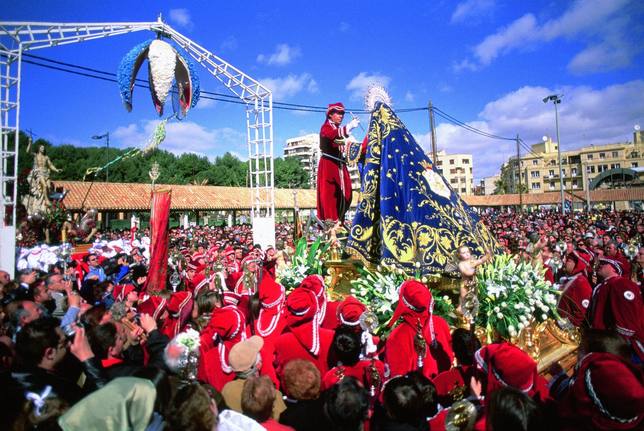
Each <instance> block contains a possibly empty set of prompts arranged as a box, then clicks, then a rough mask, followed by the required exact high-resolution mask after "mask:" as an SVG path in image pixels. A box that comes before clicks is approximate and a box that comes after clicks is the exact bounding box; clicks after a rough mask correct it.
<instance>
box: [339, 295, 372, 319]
mask: <svg viewBox="0 0 644 431" xmlns="http://www.w3.org/2000/svg"><path fill="white" fill-rule="evenodd" d="M365 311H367V307H365V305H364V304H363V303H362V302H360V301H358V300H357V299H356V298H354V297H353V296H347V297H346V298H344V301H342V302H341V303H340V304H339V305H338V308H337V310H336V313H337V315H338V320H339V321H340V322H341V323H342V324H343V325H348V326H358V325H359V324H360V316H362V314H363V313H364V312H365Z"/></svg>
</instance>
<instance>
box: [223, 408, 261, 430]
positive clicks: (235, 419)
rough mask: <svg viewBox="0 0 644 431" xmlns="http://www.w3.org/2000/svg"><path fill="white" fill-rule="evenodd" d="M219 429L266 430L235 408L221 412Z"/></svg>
mask: <svg viewBox="0 0 644 431" xmlns="http://www.w3.org/2000/svg"><path fill="white" fill-rule="evenodd" d="M217 430H218V431H266V428H264V427H263V426H261V425H260V424H259V423H257V422H256V421H254V420H252V419H251V418H249V417H248V416H244V415H243V414H241V413H237V412H236V411H234V410H224V411H223V412H221V413H219V423H218V424H217Z"/></svg>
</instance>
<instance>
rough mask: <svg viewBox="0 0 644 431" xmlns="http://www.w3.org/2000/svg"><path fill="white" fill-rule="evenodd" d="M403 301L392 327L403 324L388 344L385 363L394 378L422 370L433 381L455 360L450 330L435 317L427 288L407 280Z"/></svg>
mask: <svg viewBox="0 0 644 431" xmlns="http://www.w3.org/2000/svg"><path fill="white" fill-rule="evenodd" d="M399 297H400V299H399V300H398V305H397V307H396V311H394V315H393V317H392V318H391V321H390V322H389V326H392V325H394V324H395V323H396V322H397V321H398V319H401V318H402V321H401V322H400V323H399V324H398V326H396V327H395V328H394V329H393V331H391V334H390V335H389V338H388V339H387V342H386V344H385V363H386V364H387V365H389V370H390V372H391V377H395V376H402V375H405V374H407V373H408V372H410V371H416V370H422V373H423V374H424V375H425V376H426V377H428V378H430V379H431V378H433V377H434V376H436V374H438V373H439V372H441V371H446V370H449V369H450V367H451V364H452V360H453V359H454V353H453V352H452V345H451V344H452V343H451V334H450V331H449V326H448V325H447V322H446V321H445V320H444V319H443V318H442V317H439V316H434V315H433V309H434V300H433V298H432V294H431V292H430V291H429V289H428V288H427V286H426V285H424V284H423V283H421V282H420V281H418V280H407V281H405V282H403V284H402V285H401V286H400V293H399ZM421 339H422V340H423V342H421V341H420V340H421ZM423 344H424V345H423ZM423 351H424V354H421V353H423Z"/></svg>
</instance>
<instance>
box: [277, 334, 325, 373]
mask: <svg viewBox="0 0 644 431" xmlns="http://www.w3.org/2000/svg"><path fill="white" fill-rule="evenodd" d="M332 342H333V331H331V330H329V329H324V328H320V351H319V353H318V355H317V356H314V355H313V354H312V353H311V352H309V351H308V350H307V348H306V347H304V346H303V345H302V344H301V343H300V342H299V341H298V340H297V338H295V335H294V334H293V333H292V332H285V333H283V334H282V335H280V336H279V337H277V340H276V341H275V371H277V375H278V377H280V378H281V376H282V370H283V369H284V366H285V365H286V364H287V363H289V362H290V361H292V360H293V359H306V360H307V361H311V362H313V364H314V365H315V366H316V367H317V369H318V370H320V375H322V376H324V374H326V372H327V371H329V366H328V364H327V360H328V356H329V348H330V347H331V343H332Z"/></svg>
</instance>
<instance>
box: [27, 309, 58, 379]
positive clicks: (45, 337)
mask: <svg viewBox="0 0 644 431" xmlns="http://www.w3.org/2000/svg"><path fill="white" fill-rule="evenodd" d="M59 326H60V321H59V320H58V319H56V318H54V317H41V318H40V319H36V320H34V321H33V322H30V323H28V324H26V325H25V326H24V327H23V328H22V329H21V330H20V332H18V334H17V335H16V352H17V353H18V356H19V358H20V360H21V361H22V363H23V364H24V365H26V366H28V367H36V366H38V364H39V363H40V361H42V358H43V356H44V355H45V351H46V350H47V349H48V348H53V347H57V346H58V344H59V343H60V334H59V333H58V332H56V328H58V327H59Z"/></svg>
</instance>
